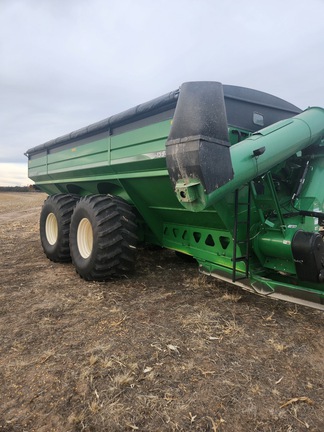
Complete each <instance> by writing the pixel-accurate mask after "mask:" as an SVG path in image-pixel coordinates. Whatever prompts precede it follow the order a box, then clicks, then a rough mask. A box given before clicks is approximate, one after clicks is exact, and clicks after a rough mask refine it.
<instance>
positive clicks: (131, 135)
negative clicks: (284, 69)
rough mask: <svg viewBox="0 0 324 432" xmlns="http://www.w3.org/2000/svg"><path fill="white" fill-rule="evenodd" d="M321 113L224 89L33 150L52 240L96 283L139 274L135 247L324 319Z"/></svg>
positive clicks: (135, 111)
mask: <svg viewBox="0 0 324 432" xmlns="http://www.w3.org/2000/svg"><path fill="white" fill-rule="evenodd" d="M323 136H324V110H323V109H322V108H308V109H307V110H306V111H304V112H302V111H301V110H300V109H299V108H297V107H295V106H294V105H292V104H290V103H288V102H286V101H284V100H282V99H279V98H277V97H275V96H272V95H269V94H266V93H263V92H259V91H256V90H251V89H247V88H242V87H236V86H228V85H222V84H220V83H217V82H188V83H185V84H183V85H182V86H181V87H180V89H179V90H176V91H173V92H171V93H168V94H166V95H164V96H161V97H159V98H157V99H154V100H152V101H150V102H147V103H144V104H142V105H138V106H136V107H135V108H132V109H130V110H128V111H125V112H122V113H121V114H117V115H114V116H112V117H109V118H107V119H105V120H103V121H100V122H98V123H95V124H92V125H90V126H87V127H85V128H82V129H80V130H77V131H75V132H72V133H70V134H68V135H64V136H61V137H59V138H56V139H54V140H52V141H49V142H46V143H45V144H42V145H39V146H37V147H34V148H31V149H29V150H28V151H27V152H26V155H27V156H28V169H29V177H30V178H31V179H32V180H34V181H35V183H36V185H37V186H38V188H39V189H41V190H42V191H44V192H47V193H48V194H49V197H48V198H47V199H46V201H45V203H44V206H43V208H42V212H41V216H40V235H41V242H42V246H43V249H44V252H45V254H46V255H47V257H48V258H49V259H51V260H53V261H67V260H69V259H71V258H72V262H73V264H74V266H75V268H76V271H77V273H78V274H79V275H80V276H81V277H82V278H84V279H87V280H107V279H109V278H110V277H111V276H113V275H118V274H124V273H125V272H126V271H128V270H131V269H132V268H133V266H134V260H135V253H136V245H137V244H138V243H140V242H141V243H142V242H145V243H150V244H156V245H159V246H162V247H165V248H169V249H172V250H175V251H178V252H181V253H183V254H187V255H191V256H192V257H194V258H195V259H196V260H197V262H198V264H199V269H200V271H201V272H203V273H205V274H208V275H213V276H215V277H217V278H219V279H222V280H225V281H227V282H231V283H234V284H236V285H238V286H240V287H242V288H244V289H247V290H249V291H252V292H255V293H258V294H263V295H266V296H269V297H273V298H278V299H284V300H289V301H292V302H295V303H300V304H305V305H308V306H312V307H316V308H319V309H324V243H323V226H324V207H323V206H324V187H323V167H324V142H323Z"/></svg>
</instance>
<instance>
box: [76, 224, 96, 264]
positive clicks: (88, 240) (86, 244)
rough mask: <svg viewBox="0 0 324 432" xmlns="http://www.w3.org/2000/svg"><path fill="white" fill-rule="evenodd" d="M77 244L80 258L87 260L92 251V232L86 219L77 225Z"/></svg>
mask: <svg viewBox="0 0 324 432" xmlns="http://www.w3.org/2000/svg"><path fill="white" fill-rule="evenodd" d="M77 243H78V249H79V252H80V255H81V256H82V258H84V259H86V258H89V256H90V255H91V252H92V249H93V231H92V225H91V223H90V221H89V219H87V218H83V219H81V221H80V223H79V226H78V232H77Z"/></svg>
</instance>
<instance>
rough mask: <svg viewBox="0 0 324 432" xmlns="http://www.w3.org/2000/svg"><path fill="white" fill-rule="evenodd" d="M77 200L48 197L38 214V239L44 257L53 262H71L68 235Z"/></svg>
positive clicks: (62, 196) (71, 196)
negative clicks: (39, 239)
mask: <svg viewBox="0 0 324 432" xmlns="http://www.w3.org/2000/svg"><path fill="white" fill-rule="evenodd" d="M77 201H78V198H77V197H76V196H73V195H68V194H56V195H51V196H49V197H48V198H47V199H46V200H45V201H44V205H43V207H42V210H41V214H40V223H39V229H40V238H41V243H42V247H43V250H44V253H45V255H46V256H47V258H49V259H50V260H51V261H54V262H68V261H71V256H70V246H69V233H70V223H71V216H72V213H73V210H74V207H75V204H76V203H77Z"/></svg>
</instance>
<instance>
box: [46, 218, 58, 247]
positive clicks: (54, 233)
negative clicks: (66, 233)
mask: <svg viewBox="0 0 324 432" xmlns="http://www.w3.org/2000/svg"><path fill="white" fill-rule="evenodd" d="M45 233H46V239H47V241H48V243H49V244H50V245H51V246H53V245H55V243H56V242H57V238H58V224H57V219H56V216H55V214H54V213H49V214H48V215H47V218H46V222H45Z"/></svg>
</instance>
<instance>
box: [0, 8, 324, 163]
mask: <svg viewBox="0 0 324 432" xmlns="http://www.w3.org/2000/svg"><path fill="white" fill-rule="evenodd" d="M323 16H324V2H323V1H320V0H310V1H308V2H307V4H306V3H304V2H296V1H292V0H286V1H282V0H273V1H271V2H259V1H254V0H250V1H249V0H247V1H245V2H238V1H234V0H232V1H227V0H223V1H222V0H219V1H215V0H185V1H183V0H178V1H177V0H164V1H163V2H152V1H149V0H137V1H136V2H135V1H131V0H110V1H104V0H92V1H91V2H89V1H83V0H75V1H73V0H72V1H71V0H70V1H68V2H67V1H57V0H47V1H44V0H43V1H39V0H24V1H23V0H1V2H0V41H1V43H0V59H1V60H0V61H1V68H0V86H1V87H0V96H1V104H0V110H1V111H0V131H1V134H0V162H26V158H25V157H24V156H23V153H24V151H26V150H27V149H28V148H30V147H33V146H36V145H38V144H41V143H43V142H45V141H47V140H50V139H52V138H55V137H57V136H60V135H62V134H65V133H68V132H70V131H72V130H75V129H78V128H80V127H83V126H86V125H87V124H90V123H92V122H95V121H98V120H101V119H103V118H105V117H108V116H109V115H112V114H115V113H118V112H120V111H122V110H124V109H127V108H130V107H131V106H134V105H136V104H138V103H141V102H144V101H146V100H149V99H151V98H154V97H156V96H159V95H161V94H163V93H166V92H168V91H171V90H173V89H175V88H177V87H178V86H179V85H180V84H181V83H182V82H184V81H189V80H216V81H221V82H223V83H226V84H234V85H241V86H246V87H251V88H256V89H258V90H262V91H266V92H268V93H272V94H275V95H276V96H279V97H282V98H283V99H286V100H288V101H290V102H292V103H294V104H296V105H298V106H300V107H301V108H306V107H307V106H309V105H319V106H324V83H323V80H322V77H321V73H322V70H323V67H324V58H323V55H322V53H323V46H324V28H323V24H322V17H323ZM26 163H27V162H26Z"/></svg>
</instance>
